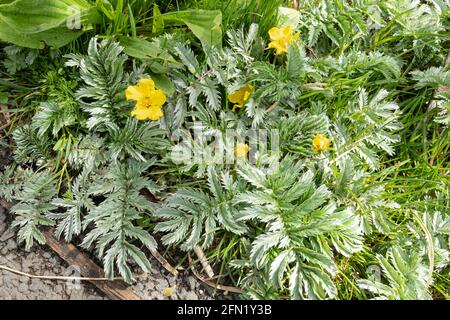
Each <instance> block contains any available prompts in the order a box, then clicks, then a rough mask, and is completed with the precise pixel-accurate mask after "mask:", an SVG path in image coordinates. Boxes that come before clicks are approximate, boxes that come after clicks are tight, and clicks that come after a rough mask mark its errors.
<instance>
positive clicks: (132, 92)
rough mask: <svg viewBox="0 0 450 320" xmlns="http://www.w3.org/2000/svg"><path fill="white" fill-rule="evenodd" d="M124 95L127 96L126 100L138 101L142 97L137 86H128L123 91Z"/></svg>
mask: <svg viewBox="0 0 450 320" xmlns="http://www.w3.org/2000/svg"><path fill="white" fill-rule="evenodd" d="M125 97H126V98H127V100H136V101H138V100H139V99H141V98H142V97H143V95H142V92H141V91H140V90H139V87H138V86H129V87H128V88H127V90H126V91H125Z"/></svg>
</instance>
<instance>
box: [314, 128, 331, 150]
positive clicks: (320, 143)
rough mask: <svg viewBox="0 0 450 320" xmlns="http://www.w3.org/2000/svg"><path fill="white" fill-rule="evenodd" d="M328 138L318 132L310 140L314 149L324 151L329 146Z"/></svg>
mask: <svg viewBox="0 0 450 320" xmlns="http://www.w3.org/2000/svg"><path fill="white" fill-rule="evenodd" d="M330 142H331V141H330V139H328V138H327V137H325V136H324V135H323V134H320V133H318V134H317V135H316V136H315V138H314V139H313V141H312V145H313V147H314V150H316V151H317V152H322V151H326V150H328V149H329V148H330Z"/></svg>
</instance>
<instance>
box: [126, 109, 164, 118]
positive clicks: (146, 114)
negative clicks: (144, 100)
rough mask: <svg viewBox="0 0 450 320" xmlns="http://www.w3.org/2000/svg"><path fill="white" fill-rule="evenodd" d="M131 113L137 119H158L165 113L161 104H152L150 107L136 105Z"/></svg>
mask: <svg viewBox="0 0 450 320" xmlns="http://www.w3.org/2000/svg"><path fill="white" fill-rule="evenodd" d="M131 115H132V116H133V117H135V118H136V119H137V120H147V119H150V120H158V119H159V118H161V117H162V116H164V113H163V112H162V108H161V107H160V106H150V107H142V106H141V107H139V106H136V108H134V110H133V111H131Z"/></svg>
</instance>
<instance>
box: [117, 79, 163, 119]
mask: <svg viewBox="0 0 450 320" xmlns="http://www.w3.org/2000/svg"><path fill="white" fill-rule="evenodd" d="M125 95H126V98H127V100H136V106H135V108H134V110H133V111H132V112H131V115H132V116H133V117H135V118H136V119H138V120H146V119H151V120H158V119H159V118H161V117H162V116H163V115H164V114H163V112H162V109H161V107H162V106H163V105H164V103H166V101H167V98H166V95H165V94H164V92H163V91H162V90H160V89H156V87H155V82H154V81H153V80H151V79H141V80H139V82H138V84H137V85H136V86H129V87H128V88H127V90H126V91H125Z"/></svg>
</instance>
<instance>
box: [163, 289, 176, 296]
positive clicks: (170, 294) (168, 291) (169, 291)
mask: <svg viewBox="0 0 450 320" xmlns="http://www.w3.org/2000/svg"><path fill="white" fill-rule="evenodd" d="M174 291H175V287H168V288H165V289H164V291H163V296H164V297H171V296H172V295H173V292H174Z"/></svg>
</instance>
